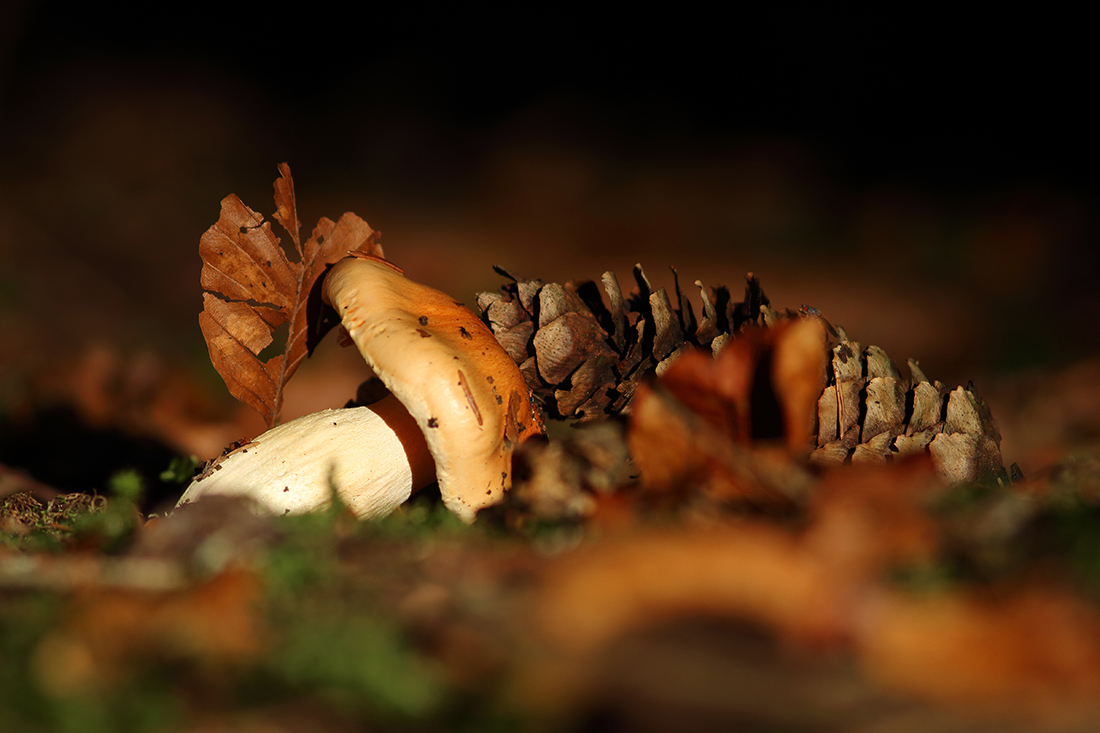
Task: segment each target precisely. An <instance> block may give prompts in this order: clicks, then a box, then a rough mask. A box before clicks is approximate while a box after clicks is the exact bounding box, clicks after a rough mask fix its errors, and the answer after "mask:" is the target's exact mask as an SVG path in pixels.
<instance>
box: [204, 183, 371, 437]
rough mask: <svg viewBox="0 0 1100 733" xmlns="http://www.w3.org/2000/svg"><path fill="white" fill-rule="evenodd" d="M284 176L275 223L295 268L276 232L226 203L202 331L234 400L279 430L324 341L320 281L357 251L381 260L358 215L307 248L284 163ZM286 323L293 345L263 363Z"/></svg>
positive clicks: (328, 225) (217, 228)
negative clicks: (301, 373)
mask: <svg viewBox="0 0 1100 733" xmlns="http://www.w3.org/2000/svg"><path fill="white" fill-rule="evenodd" d="M279 171H280V173H281V176H280V178H279V179H278V180H276V182H275V204H276V207H277V213H276V214H275V219H276V220H277V221H278V222H279V223H280V224H282V225H283V227H284V228H286V230H287V231H288V232H289V233H290V235H291V238H292V240H293V241H294V245H295V250H296V254H297V258H296V259H295V260H291V259H290V258H288V256H287V251H286V250H285V249H284V248H283V247H282V245H281V243H280V241H279V238H278V237H276V236H275V234H274V232H273V231H272V229H271V224H270V223H268V222H266V221H264V218H263V216H261V215H260V214H257V213H256V212H255V211H253V210H252V209H250V208H248V207H247V206H245V205H244V203H243V202H242V201H241V200H240V199H239V198H237V196H236V195H230V196H227V197H226V198H225V199H224V200H223V201H222V207H221V216H220V217H219V218H218V221H217V223H216V224H214V226H212V227H210V229H208V230H207V231H206V233H205V234H203V236H202V240H201V241H200V242H199V254H200V255H201V256H202V261H203V267H202V277H201V283H202V286H203V290H204V291H205V292H204V294H203V311H202V313H201V314H200V315H199V325H200V327H201V328H202V332H203V336H204V337H205V338H206V345H207V347H208V348H209V350H210V360H211V362H212V363H213V364H214V368H215V369H217V370H218V373H219V374H220V375H221V376H222V379H223V380H225V384H226V386H227V387H228V388H229V392H230V394H232V395H233V396H234V397H236V398H237V399H238V400H240V401H242V402H244V403H245V404H247V405H249V406H250V407H252V408H253V409H255V410H256V411H257V412H259V413H260V414H261V415H263V416H264V420H265V421H266V422H267V424H268V426H269V427H271V426H274V425H275V423H276V422H278V418H279V410H280V408H281V407H282V400H283V388H284V387H285V385H286V382H287V380H289V379H290V377H291V376H292V375H293V374H294V372H295V370H297V368H298V366H299V364H301V361H302V359H304V358H305V357H306V355H307V354H308V352H309V350H310V346H311V345H312V344H313V343H315V342H316V341H317V340H318V339H319V338H320V335H322V334H323V328H324V327H323V326H322V325H321V323H320V319H319V317H318V316H319V315H320V313H321V309H320V307H319V304H320V297H319V293H317V292H315V285H316V284H317V282H318V279H319V278H320V276H321V274H322V273H323V272H324V270H325V268H326V267H328V266H329V265H331V264H332V263H334V262H336V261H337V260H339V259H341V258H343V257H344V256H345V255H346V254H347V253H348V252H351V251H361V252H368V253H370V254H375V255H378V256H382V248H381V245H379V244H378V242H377V233H376V232H374V231H373V230H372V229H371V228H370V227H369V226H368V225H367V223H366V222H365V221H363V220H362V219H360V218H359V217H358V216H356V215H355V214H351V213H346V214H344V215H343V216H342V217H340V220H339V221H338V222H335V223H334V222H332V221H331V220H329V219H324V218H323V219H321V220H320V222H318V224H317V227H316V228H315V229H314V230H313V235H312V236H311V237H310V239H309V241H307V242H306V243H305V245H304V246H301V245H300V242H299V238H298V228H299V224H298V212H297V206H296V203H295V197H294V180H293V178H291V175H290V167H289V166H287V165H286V164H285V163H284V164H282V165H280V166H279ZM311 315H312V316H314V317H313V318H311ZM284 323H285V324H289V328H288V329H287V335H286V341H285V342H283V343H280V344H276V346H277V347H279V350H280V352H281V353H279V354H277V355H275V356H272V357H270V358H268V359H266V360H263V359H261V358H260V353H261V352H262V351H264V349H266V348H267V347H268V346H270V345H271V344H272V341H273V334H272V332H273V331H274V329H276V328H277V327H278V326H280V325H282V324H284Z"/></svg>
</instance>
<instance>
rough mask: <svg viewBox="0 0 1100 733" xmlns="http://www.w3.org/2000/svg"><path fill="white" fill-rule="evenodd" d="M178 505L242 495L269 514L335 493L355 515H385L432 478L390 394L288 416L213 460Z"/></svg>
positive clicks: (415, 431) (426, 455)
mask: <svg viewBox="0 0 1100 733" xmlns="http://www.w3.org/2000/svg"><path fill="white" fill-rule="evenodd" d="M204 473H205V475H204V476H202V477H200V478H198V479H196V480H195V481H194V482H192V484H191V485H190V486H189V487H188V488H187V491H186V492H185V493H184V495H183V498H181V499H180V502H179V503H180V505H181V506H182V505H184V504H189V503H191V502H193V501H196V500H198V499H200V498H202V497H203V496H206V495H208V494H211V495H212V494H220V495H230V496H245V497H249V498H251V499H252V500H253V501H255V502H256V504H257V505H258V508H260V509H262V510H264V511H265V512H268V513H271V514H301V513H305V512H311V511H315V510H317V509H318V508H321V507H324V506H327V505H328V504H329V502H330V501H331V498H332V494H333V492H334V491H335V493H336V494H337V495H338V496H339V497H340V500H341V501H342V502H343V503H344V504H345V505H347V506H348V508H350V509H351V511H352V512H354V513H355V515H356V516H357V517H359V518H361V519H369V518H371V517H379V516H383V515H385V514H389V513H390V512H392V511H393V510H394V509H396V508H397V507H398V506H399V505H400V504H401V503H403V502H404V501H405V500H406V499H408V498H409V496H410V495H411V494H412V493H413V492H415V491H418V490H419V489H422V488H423V487H425V486H427V485H428V484H430V483H431V482H432V481H434V480H435V463H434V461H433V460H432V456H431V453H430V452H429V451H428V446H427V444H426V443H425V441H424V435H423V433H422V432H421V430H420V427H419V426H418V425H417V424H416V422H415V421H414V420H413V418H412V416H410V415H409V413H408V411H407V410H406V409H405V408H404V406H403V405H402V404H401V403H400V402H399V401H398V400H397V399H396V398H394V397H393V396H392V395H391V396H388V397H386V398H385V399H383V400H380V401H379V402H376V403H374V404H372V405H370V406H368V407H352V408H345V409H339V410H323V411H321V412H316V413H313V414H312V415H306V416H304V417H300V418H298V419H296V420H291V421H290V422H287V423H285V424H283V425H280V426H278V427H276V428H273V429H271V430H269V431H267V432H266V433H264V434H262V435H260V436H259V437H257V438H256V439H255V440H253V441H252V442H250V443H247V444H245V445H243V446H241V447H240V448H238V449H236V450H234V451H231V452H230V453H229V454H228V455H226V456H225V457H223V458H221V459H219V460H218V461H217V462H216V463H215V464H214V465H213V466H212V467H211V468H210V469H208V471H206V472H204Z"/></svg>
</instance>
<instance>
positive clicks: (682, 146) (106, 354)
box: [0, 0, 1100, 468]
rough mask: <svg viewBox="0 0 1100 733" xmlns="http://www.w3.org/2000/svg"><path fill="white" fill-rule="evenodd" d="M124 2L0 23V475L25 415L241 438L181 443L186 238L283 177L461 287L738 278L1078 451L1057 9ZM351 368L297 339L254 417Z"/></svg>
mask: <svg viewBox="0 0 1100 733" xmlns="http://www.w3.org/2000/svg"><path fill="white" fill-rule="evenodd" d="M130 8H131V9H129V10H121V9H113V8H111V7H104V6H102V5H98V4H96V5H89V4H80V5H77V4H70V3H54V2H35V1H33V0H6V1H5V2H3V3H0V406H2V409H3V413H2V414H4V415H5V416H6V420H7V424H8V425H9V426H11V425H14V426H16V428H15V429H13V428H10V427H9V429H8V432H7V433H5V435H7V438H6V442H5V445H6V447H5V448H4V450H3V455H0V460H3V461H8V462H11V461H13V460H14V459H13V457H12V456H13V455H19V454H22V453H23V452H24V451H25V450H27V444H22V443H20V444H18V445H17V444H16V442H15V441H16V438H14V437H13V435H16V434H23V435H29V434H30V432H29V431H30V427H29V426H31V425H32V424H34V420H35V416H36V415H39V414H41V411H42V410H43V409H44V408H43V405H50V404H62V405H64V404H73V405H75V408H74V409H75V410H76V413H77V416H78V417H79V419H80V421H82V422H83V423H92V424H95V423H96V422H97V421H98V423H99V424H100V425H101V426H103V427H112V428H113V427H121V428H123V429H125V430H126V431H128V432H129V433H130V434H134V435H138V434H142V431H143V430H144V431H145V437H149V436H151V437H152V438H154V439H156V440H157V441H160V442H162V443H166V444H167V445H168V446H170V447H172V448H174V449H177V450H187V451H193V452H197V453H199V454H200V456H201V457H203V458H208V457H210V456H211V454H216V453H217V452H218V450H219V448H220V446H221V445H224V443H225V442H226V441H227V440H231V439H233V437H239V433H240V432H241V431H246V432H247V431H248V430H255V428H256V426H257V425H258V424H259V423H258V422H257V423H249V422H248V420H250V419H251V418H247V417H245V416H244V413H239V415H240V416H239V419H237V418H233V419H237V422H236V423H235V427H234V428H233V429H232V430H221V431H220V432H219V431H217V430H213V429H210V430H207V431H206V432H202V430H200V427H202V426H205V427H204V428H203V429H206V428H209V427H210V426H211V425H214V424H217V423H219V421H224V419H229V418H226V416H227V415H230V414H231V413H232V411H233V410H234V409H235V408H234V406H233V404H232V400H231V399H230V398H229V397H228V394H227V393H226V392H225V389H224V386H222V385H221V382H220V380H219V378H218V377H217V375H216V374H215V373H214V372H213V370H212V369H211V368H210V366H209V362H208V358H207V355H206V348H205V344H204V343H203V340H202V336H201V334H200V332H199V329H198V325H197V315H198V312H199V310H200V308H201V289H200V286H199V270H200V266H201V263H200V260H199V257H198V242H199V238H200V236H201V235H202V233H203V231H205V230H206V229H207V228H208V227H209V226H211V225H212V224H213V223H214V222H215V221H216V220H217V217H218V210H219V202H220V200H221V199H222V198H223V197H224V196H226V195H227V194H229V193H236V194H238V195H239V196H240V197H241V198H242V199H243V200H244V201H245V203H247V204H248V205H250V206H251V207H252V208H254V209H256V210H257V211H260V212H262V213H264V214H266V215H270V213H271V212H272V210H273V205H272V199H271V183H272V181H273V180H274V178H275V177H276V175H277V172H276V165H277V164H278V163H280V162H282V161H288V162H289V163H290V165H291V167H292V169H293V172H294V177H295V182H296V186H297V194H298V205H299V212H300V215H301V219H302V221H303V222H304V228H305V229H306V231H308V228H309V227H310V226H311V225H312V222H314V221H316V219H317V218H318V217H319V216H322V215H325V216H329V217H331V218H333V219H335V218H336V217H338V216H339V215H340V214H341V213H342V212H344V211H348V210H350V211H354V212H356V213H357V214H359V215H360V216H362V217H363V218H364V219H366V220H367V221H368V222H369V223H370V224H371V226H373V227H374V228H375V229H377V230H380V231H381V232H383V234H384V236H383V240H382V241H383V244H384V246H385V248H386V252H387V255H388V256H389V257H390V258H391V259H392V260H394V261H395V262H397V263H398V264H399V265H401V266H402V267H404V268H405V270H406V272H407V274H408V275H410V276H411V277H413V278H414V279H418V280H421V281H423V282H427V283H429V284H431V285H433V286H436V287H438V288H440V289H443V290H445V291H447V292H450V293H451V294H453V295H455V296H456V297H459V298H461V299H464V300H465V301H466V302H467V303H470V304H472V303H473V301H474V293H476V292H477V291H479V290H492V289H495V288H496V287H498V286H499V285H500V284H501V279H500V277H499V276H497V275H496V274H495V273H494V272H493V271H492V269H491V266H492V265H494V264H497V265H501V266H503V267H505V268H507V269H509V270H512V271H514V272H516V273H518V274H521V275H524V276H526V277H539V278H542V279H545V280H557V281H564V280H567V279H572V278H598V277H599V275H600V274H601V273H602V272H603V271H604V270H607V269H612V270H614V271H616V272H617V273H618V275H619V279H620V281H621V282H622V283H623V284H624V286H628V285H629V284H630V268H631V266H633V265H634V264H635V263H636V262H640V263H642V264H643V266H644V267H645V268H646V271H647V273H648V274H649V276H650V278H651V280H653V281H654V282H655V283H656V284H658V285H666V286H668V285H671V282H672V278H671V274H670V273H669V271H668V267H669V266H671V265H674V266H676V268H677V269H678V271H679V273H680V275H681V278H682V279H683V280H685V281H686V282H687V283H690V282H691V281H693V280H695V279H697V278H698V279H701V280H703V281H704V282H705V283H708V284H719V283H724V284H728V285H730V286H731V288H732V289H733V290H734V292H735V293H736V292H738V291H739V290H740V287H741V283H742V278H743V276H744V274H745V273H746V272H749V271H752V272H755V273H756V274H757V275H759V276H760V278H761V280H762V283H763V285H764V288H765V290H766V292H767V293H768V295H769V296H770V297H771V300H772V303H773V305H774V306H777V307H791V308H797V307H798V306H799V305H802V304H807V305H812V306H814V307H816V308H818V309H819V310H821V311H822V312H823V313H824V314H825V315H826V317H828V318H829V319H830V320H831V321H832V322H834V323H837V324H842V325H844V326H845V327H846V328H847V329H848V332H849V334H850V335H851V336H852V337H853V338H855V339H857V340H860V341H862V342H863V343H865V344H867V343H876V344H878V345H880V346H882V347H883V348H885V349H886V351H887V352H888V353H889V354H890V355H891V356H892V357H893V358H894V359H895V360H896V361H898V362H899V363H903V362H904V360H905V359H906V358H908V357H915V358H918V359H919V360H920V362H921V364H922V367H923V368H924V370H925V372H926V373H927V374H928V375H929V376H930V377H932V378H937V379H940V380H942V381H943V382H945V383H948V384H949V386H953V385H956V384H966V382H967V381H968V380H970V379H973V380H974V381H975V383H976V385H977V387H978V391H979V393H981V394H985V395H989V396H990V399H991V401H993V400H996V401H999V402H997V404H995V409H998V408H999V409H1001V410H1002V412H1003V413H1004V414H1005V416H1004V417H1002V418H1001V421H1002V423H1003V426H1002V428H1003V430H1005V432H1006V441H1008V444H1007V445H1006V446H1005V447H1004V448H1005V453H1006V462H1010V461H1012V460H1019V457H1017V456H1015V455H1013V451H1015V452H1016V453H1019V454H1020V455H1021V456H1022V455H1025V454H1026V455H1027V460H1029V461H1031V464H1032V465H1038V464H1039V463H1041V462H1042V460H1043V459H1045V458H1046V457H1047V453H1050V452H1051V451H1053V450H1056V449H1058V448H1061V447H1064V444H1065V442H1066V441H1067V440H1069V439H1070V438H1067V437H1066V436H1071V437H1072V436H1076V437H1073V440H1078V439H1079V440H1080V441H1084V442H1088V441H1093V440H1095V439H1096V438H1097V437H1100V432H1098V431H1097V426H1096V424H1095V423H1096V419H1097V418H1096V417H1094V416H1095V415H1096V414H1098V413H1100V393H1097V387H1096V386H1094V385H1095V384H1096V383H1097V382H1100V369H1097V368H1096V366H1095V363H1094V362H1093V361H1092V360H1091V358H1092V357H1093V356H1095V355H1096V354H1097V353H1098V347H1100V329H1098V328H1097V327H1096V324H1097V323H1098V320H1097V319H1098V316H1100V306H1098V304H1097V298H1096V297H1095V295H1094V291H1095V285H1096V282H1097V274H1098V267H1097V247H1096V235H1097V228H1096V211H1097V209H1096V203H1097V192H1098V190H1097V178H1096V163H1097V145H1096V142H1095V134H1096V133H1095V130H1096V129H1097V124H1096V123H1097V117H1096V113H1095V111H1094V109H1093V106H1094V103H1093V99H1092V97H1093V96H1095V95H1094V93H1093V87H1094V82H1093V81H1092V80H1091V78H1090V77H1091V76H1092V73H1091V69H1090V66H1091V65H1092V62H1091V61H1090V59H1089V55H1088V53H1087V47H1086V46H1085V44H1084V39H1083V38H1078V37H1077V32H1076V30H1075V28H1074V27H1073V26H1074V25H1075V23H1074V21H1073V19H1071V18H1036V17H1028V18H1019V19H1011V18H1009V19H997V20H996V21H995V22H994V21H992V20H989V19H985V18H983V19H974V20H973V21H970V20H967V19H963V18H960V17H951V18H946V17H918V16H915V15H911V16H907V15H903V14H900V13H899V14H898V15H896V16H894V17H890V18H887V17H874V16H853V17H837V16H835V15H832V14H828V15H800V16H796V15H794V14H792V13H791V12H790V11H786V12H785V13H783V14H777V15H775V16H771V17H767V16H765V15H763V14H760V13H757V12H726V13H723V14H720V15H701V14H695V13H694V12H693V11H691V10H689V9H686V8H685V9H680V8H664V9H662V10H661V11H659V12H652V13H642V12H640V11H638V10H631V11H629V12H627V11H625V10H624V11H620V12H616V13H613V12H601V11H598V10H595V9H593V8H588V9H585V10H584V11H583V12H581V11H575V12H570V11H566V10H564V9H563V10H555V11H552V12H551V11H548V10H522V11H521V10H510V11H497V12H494V13H480V12H477V11H473V10H470V9H468V8H461V9H451V10H447V11H440V10H436V9H429V8H425V7H420V6H407V5H402V6H400V7H399V6H398V5H397V4H387V5H382V4H377V5H375V4H361V5H359V6H357V7H354V8H351V9H349V6H348V5H345V4H341V5H336V4H327V3H323V2H314V3H310V4H309V5H308V7H305V6H297V7H294V8H293V11H292V12H291V11H288V12H287V13H285V14H279V13H278V12H277V11H276V10H274V8H273V6H271V7H265V8H263V9H262V10H258V11H253V10H245V9H238V8H234V7H230V6H229V4H223V5H220V6H209V7H204V6H203V5H202V4H198V5H194V4H188V5H187V6H186V10H185V9H183V8H182V6H181V7H180V8H173V9H169V10H164V9H163V8H157V9H153V8H152V7H151V6H149V7H146V6H141V7H137V6H130ZM355 359H357V357H355V355H354V354H350V355H349V354H342V353H339V350H338V349H337V348H336V347H335V345H334V344H331V343H330V344H326V345H325V346H324V347H323V348H322V350H321V352H320V353H319V355H318V358H317V359H316V360H315V363H308V364H307V365H306V366H305V367H303V369H302V371H301V372H300V373H299V376H297V377H296V378H295V380H294V381H293V382H291V388H290V389H291V391H290V393H289V394H288V397H287V406H286V410H285V412H284V417H285V418H290V417H294V416H295V415H297V414H302V413H304V412H309V411H312V410H315V409H320V408H322V407H327V406H336V405H339V404H342V403H343V401H344V400H345V399H347V397H349V396H350V395H351V394H352V393H353V391H354V385H355V384H356V383H357V382H358V380H359V378H360V377H361V374H360V373H359V372H358V371H357V367H356V364H355ZM1074 370H1076V371H1074ZM1082 370H1083V371H1082ZM1067 374H1069V375H1070V376H1068V377H1067V376H1065V375H1067ZM1056 379H1063V380H1068V382H1069V383H1071V385H1072V386H1071V387H1070V388H1069V392H1070V393H1071V394H1072V395H1073V396H1072V397H1066V398H1064V399H1063V402H1064V403H1065V404H1066V405H1072V406H1075V407H1073V408H1072V409H1075V410H1078V411H1079V412H1081V414H1080V415H1077V416H1076V417H1075V418H1074V420H1076V422H1074V424H1073V425H1072V426H1070V427H1066V426H1065V425H1064V424H1063V425H1062V426H1061V427H1060V428H1059V430H1062V432H1059V433H1058V434H1057V435H1056V436H1051V435H1048V436H1047V437H1048V438H1050V441H1053V442H1054V443H1055V444H1056V445H1054V447H1050V446H1048V447H1046V448H1041V447H1036V445H1035V444H1034V440H1040V438H1035V439H1034V440H1033V441H1032V443H1027V441H1026V440H1025V439H1024V438H1022V437H1020V435H1021V433H1020V432H1019V430H1017V431H1016V432H1013V430H1012V429H1011V427H1009V429H1005V426H1010V424H1011V423H1013V421H1014V420H1015V421H1016V422H1018V423H1020V424H1032V425H1036V424H1038V421H1037V419H1036V418H1035V417H1034V414H1033V413H1028V412H1027V410H1029V409H1032V410H1033V409H1034V408H1033V407H1029V405H1033V403H1035V401H1036V395H1038V394H1040V391H1041V389H1045V388H1046V387H1047V386H1049V385H1050V384H1053V383H1054V381H1055V380H1056ZM173 380H175V381H173ZM1029 380H1030V381H1029ZM165 384H170V385H172V386H171V392H170V395H171V396H170V397H165V396H164V394H162V393H163V392H164V391H165V389H167V388H165V387H164V385H165ZM150 385H153V386H150ZM142 390H145V392H142ZM1074 390H1076V391H1074ZM1082 390H1084V391H1082ZM1089 390H1091V391H1089ZM1063 391H1065V390H1063ZM146 392H148V393H149V394H154V397H149V396H148V394H146ZM1060 394H1061V393H1060ZM1082 395H1083V396H1082ZM127 400H129V401H130V402H129V403H127V404H128V405H129V407H126V405H123V406H122V407H120V404H122V403H125V402H126V401H127ZM142 400H145V401H144V402H143V401H142ZM165 400H168V403H169V404H168V406H166V404H165ZM173 400H174V402H173ZM1043 403H1044V404H1049V403H1050V399H1049V398H1044V400H1043ZM1000 405H1004V407H1000ZM1059 405H1062V402H1059ZM1094 407H1095V408H1097V409H1095V410H1094V409H1093V408H1094ZM126 409H129V410H130V413H132V414H130V417H129V418H125V417H120V416H119V415H120V414H121V413H123V412H125V411H126ZM1065 409H1071V408H1069V407H1065V408H1063V407H1059V408H1058V410H1061V411H1062V412H1064V411H1065ZM158 410H159V411H160V413H158V412H157V411H158ZM173 411H174V412H173ZM139 413H140V414H139ZM1009 413H1011V414H1009ZM233 414H238V413H233ZM995 414H998V413H996V412H995ZM150 415H152V417H150ZM157 415H160V417H157ZM165 415H168V416H167V417H165ZM1028 415H1030V417H1027V416H1028ZM1090 415H1091V416H1093V417H1090ZM1021 416H1023V417H1021ZM998 417H1000V415H999V414H998ZM1050 419H1054V420H1057V419H1062V422H1063V423H1065V416H1064V415H1063V414H1062V413H1059V415H1058V416H1055V417H1052V418H1050ZM127 420H129V422H127ZM143 420H144V421H146V422H149V423H150V424H151V425H153V427H149V426H148V425H146V427H144V428H143V427H142V424H143V423H142V421H143ZM1090 420H1091V421H1092V422H1090ZM158 421H159V422H158ZM173 421H175V422H174V423H173ZM20 426H22V427H20ZM166 426H167V427H166ZM242 426H244V427H242ZM249 426H251V427H249ZM234 431H236V433H237V435H236V436H234V435H233V433H234ZM256 432H258V430H256ZM1048 433H1049V430H1048ZM44 435H48V433H36V434H35V436H36V437H35V440H38V441H41V439H42V438H43V436H44ZM1012 441H1016V442H1015V443H1012ZM1050 441H1048V442H1050ZM1043 450H1046V451H1047V453H1043ZM1029 451H1030V452H1029ZM1024 463H1027V461H1025V462H1024ZM1029 467H1030V466H1028V465H1025V468H1029Z"/></svg>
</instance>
